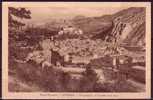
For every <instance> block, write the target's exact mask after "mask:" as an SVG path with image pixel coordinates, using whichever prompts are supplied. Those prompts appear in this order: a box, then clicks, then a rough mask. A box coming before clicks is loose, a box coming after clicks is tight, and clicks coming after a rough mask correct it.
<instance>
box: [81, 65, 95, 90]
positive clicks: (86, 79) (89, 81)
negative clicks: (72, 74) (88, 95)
mask: <svg viewBox="0 0 153 100" xmlns="http://www.w3.org/2000/svg"><path fill="white" fill-rule="evenodd" d="M82 75H83V77H82V78H81V81H80V89H81V90H82V91H86V92H90V91H94V90H95V86H96V84H97V81H98V76H97V73H96V72H95V71H94V70H93V69H92V67H91V66H87V67H86V70H85V72H83V73H82Z"/></svg>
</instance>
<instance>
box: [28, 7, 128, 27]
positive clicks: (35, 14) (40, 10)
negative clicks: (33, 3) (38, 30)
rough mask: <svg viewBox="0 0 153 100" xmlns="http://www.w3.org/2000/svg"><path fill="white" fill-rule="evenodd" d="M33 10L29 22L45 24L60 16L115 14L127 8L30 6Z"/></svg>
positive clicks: (65, 17)
mask: <svg viewBox="0 0 153 100" xmlns="http://www.w3.org/2000/svg"><path fill="white" fill-rule="evenodd" d="M27 9H29V10H30V11H31V17H32V19H31V20H28V21H27V23H35V24H43V23H46V22H48V21H49V19H55V18H56V19H59V18H62V19H63V18H64V19H67V18H73V17H75V16H78V15H83V16H86V17H96V16H102V15H106V14H113V13H116V12H118V11H120V10H122V9H125V8H116V7H115V8H110V7H109V8H106V7H74V6H65V7H61V6H60V7H28V8H27Z"/></svg>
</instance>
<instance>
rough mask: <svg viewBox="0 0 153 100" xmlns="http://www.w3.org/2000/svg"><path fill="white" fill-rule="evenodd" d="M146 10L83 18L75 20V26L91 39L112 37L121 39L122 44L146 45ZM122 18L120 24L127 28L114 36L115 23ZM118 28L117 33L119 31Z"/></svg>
mask: <svg viewBox="0 0 153 100" xmlns="http://www.w3.org/2000/svg"><path fill="white" fill-rule="evenodd" d="M145 14H146V12H145V8H143V7H131V8H128V9H124V10H122V11H119V12H117V13H115V14H113V15H104V16H102V17H94V18H93V17H91V18H87V17H86V18H81V19H78V20H75V21H74V22H73V24H74V25H75V26H76V27H80V28H81V29H82V30H83V32H84V33H85V34H86V35H87V36H89V37H91V38H96V39H97V38H100V39H103V40H105V39H106V38H108V39H110V40H111V39H112V36H115V37H119V39H121V40H122V41H121V42H126V43H128V44H131V45H137V44H142V45H144V44H145V29H146V28H145ZM117 18H120V22H121V23H123V24H125V25H126V26H125V27H124V29H123V30H122V32H121V34H120V35H118V34H114V32H112V31H113V30H114V28H115V27H114V24H115V23H114V21H115V20H116V19H117ZM119 28H121V26H118V27H117V29H118V30H116V31H119Z"/></svg>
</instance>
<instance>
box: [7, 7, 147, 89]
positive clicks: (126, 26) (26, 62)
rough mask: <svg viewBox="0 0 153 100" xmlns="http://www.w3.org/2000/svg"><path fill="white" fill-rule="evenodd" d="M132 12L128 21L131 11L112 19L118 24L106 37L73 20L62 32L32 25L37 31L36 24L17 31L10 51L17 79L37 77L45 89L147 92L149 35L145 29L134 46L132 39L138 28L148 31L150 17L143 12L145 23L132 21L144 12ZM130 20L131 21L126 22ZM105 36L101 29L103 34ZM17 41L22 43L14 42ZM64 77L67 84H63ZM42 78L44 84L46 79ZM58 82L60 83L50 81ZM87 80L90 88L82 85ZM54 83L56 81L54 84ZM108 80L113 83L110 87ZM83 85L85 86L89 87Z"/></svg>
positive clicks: (11, 71)
mask: <svg viewBox="0 0 153 100" xmlns="http://www.w3.org/2000/svg"><path fill="white" fill-rule="evenodd" d="M139 10H140V13H141V10H142V8H140V9H138V8H129V11H131V13H133V12H134V11H139ZM142 11H143V10H142ZM142 13H143V12H142ZM129 15H130V14H127V16H128V18H126V19H124V17H125V15H124V16H123V15H121V16H119V17H118V16H117V15H116V16H117V17H115V18H114V19H113V20H112V22H111V23H112V26H111V27H112V28H111V29H109V28H108V29H107V30H109V31H110V30H111V31H110V32H109V31H108V35H106V36H105V38H104V39H100V38H97V39H95V38H92V37H91V35H90V36H89V34H87V33H86V31H85V30H83V28H82V27H78V26H77V25H76V26H75V25H74V24H72V25H70V24H67V23H65V24H64V25H62V26H58V27H56V30H52V29H51V28H49V29H44V30H43V29H41V28H35V29H32V28H33V27H32V28H31V30H30V28H28V29H27V30H26V31H19V30H18V31H19V32H18V33H20V32H21V34H20V35H21V36H20V35H14V37H13V35H11V34H9V36H10V40H9V41H10V43H9V47H10V48H11V49H10V50H11V51H9V52H10V55H9V57H10V58H9V64H10V69H9V71H10V73H11V74H15V75H16V76H17V77H22V78H23V79H24V78H29V79H27V80H29V81H27V83H28V84H32V83H35V81H36V83H35V84H39V85H40V87H45V86H46V87H45V90H43V91H54V92H56V91H73V92H75V91H98V92H103V91H108V92H110V91H111V92H112V91H118V92H120V91H123V92H128V91H134V92H141V91H144V84H145V49H144V48H145V42H144V40H143V39H144V36H145V35H144V34H145V33H141V34H142V35H140V36H138V39H137V38H136V39H135V40H134V39H131V41H133V44H137V45H133V44H132V43H129V41H128V40H129V37H132V36H133V37H134V35H135V34H137V31H138V30H136V28H137V27H138V28H139V27H140V28H141V27H142V29H143V24H144V22H145V21H144V16H141V17H142V18H139V19H140V20H139V23H137V24H136V25H135V23H134V24H132V22H133V21H132V18H135V17H137V16H138V15H139V12H138V15H135V16H133V17H132V16H129ZM140 15H141V14H140ZM83 19H84V17H83ZM83 19H81V20H83ZM128 19H131V20H130V21H125V20H128ZM84 20H85V19H84ZM64 22H65V20H64ZM101 23H103V22H101ZM107 25H108V24H107ZM54 27H55V26H54ZM98 27H99V26H98ZM135 30H136V31H135ZM35 31H36V33H37V32H38V33H39V32H40V31H41V32H42V33H41V34H40V36H39V35H35V34H34V33H35ZM133 31H135V33H134V32H133ZM22 32H25V33H22ZM26 32H28V33H29V34H28V35H27V36H26V35H25V34H26ZM43 32H44V34H43ZM10 33H13V30H12V28H10ZM52 33H53V34H52ZM55 33H56V34H55ZM22 34H24V35H22ZM96 34H97V33H96ZM103 34H104V33H101V32H99V33H98V35H97V36H101V35H103ZM131 34H133V35H131ZM93 37H94V36H93ZM20 38H22V39H21V40H22V42H23V44H24V45H25V46H24V45H23V44H22V43H21V41H20V40H18V39H20ZM12 41H13V42H14V41H16V42H14V44H13V42H12ZM127 41H128V42H127ZM32 43H33V44H34V45H32ZM19 52H22V53H24V54H22V53H19ZM12 59H13V60H12ZM13 66H14V67H13ZM19 70H20V71H21V72H20V73H19V72H18V71H19ZM24 70H25V71H24ZM14 71H15V72H14ZM22 71H23V72H22ZM58 75H59V77H58ZM37 78H38V79H37ZM60 78H62V79H61V80H62V82H64V83H60V81H59V80H60ZM34 80H35V81H34ZM42 80H43V81H44V83H41V82H42ZM53 80H56V81H55V82H53V83H52V82H50V81H53ZM66 80H67V81H66ZM84 81H85V83H86V84H87V85H89V87H86V86H85V84H82V83H84ZM56 82H57V83H56ZM58 82H59V83H58ZM65 82H70V83H65ZM79 82H82V83H79ZM90 83H91V84H90ZM12 84H13V83H12ZM43 84H45V85H43ZM49 84H52V85H50V86H49ZM56 84H58V86H56ZM62 84H63V85H64V86H62ZM66 84H69V85H68V86H67V85H66ZM105 84H107V85H110V86H107V85H106V86H105ZM117 84H118V85H123V84H127V88H121V89H118V88H115V87H117ZM128 84H130V85H128ZM90 85H91V86H90ZM134 85H135V88H134ZM53 86H54V87H53ZM96 86H97V87H96ZM111 86H112V88H111ZM128 86H129V87H128ZM130 86H131V87H130ZM78 87H79V88H78ZM80 87H81V88H82V87H84V88H83V90H81V88H80ZM106 87H108V89H107V88H106ZM121 87H122V86H121ZM123 87H124V85H123ZM97 88H98V89H97ZM77 89H80V90H77ZM126 89H127V90H126ZM128 89H129V90H128ZM12 91H14V90H12ZM18 91H19V90H18ZM31 91H32V90H31Z"/></svg>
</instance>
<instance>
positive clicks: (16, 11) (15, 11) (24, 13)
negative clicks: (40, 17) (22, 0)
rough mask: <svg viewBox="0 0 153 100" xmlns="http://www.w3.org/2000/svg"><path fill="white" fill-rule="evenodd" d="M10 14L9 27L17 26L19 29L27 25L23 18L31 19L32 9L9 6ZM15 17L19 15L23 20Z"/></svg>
mask: <svg viewBox="0 0 153 100" xmlns="http://www.w3.org/2000/svg"><path fill="white" fill-rule="evenodd" d="M8 9H9V15H8V17H9V18H8V23H9V28H15V29H17V30H19V29H20V28H21V29H22V26H25V24H24V23H22V22H21V21H22V20H23V19H31V16H30V14H31V12H30V10H26V9H25V8H14V7H9V8H8ZM14 17H17V18H18V19H20V20H21V21H18V20H16V19H14Z"/></svg>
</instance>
